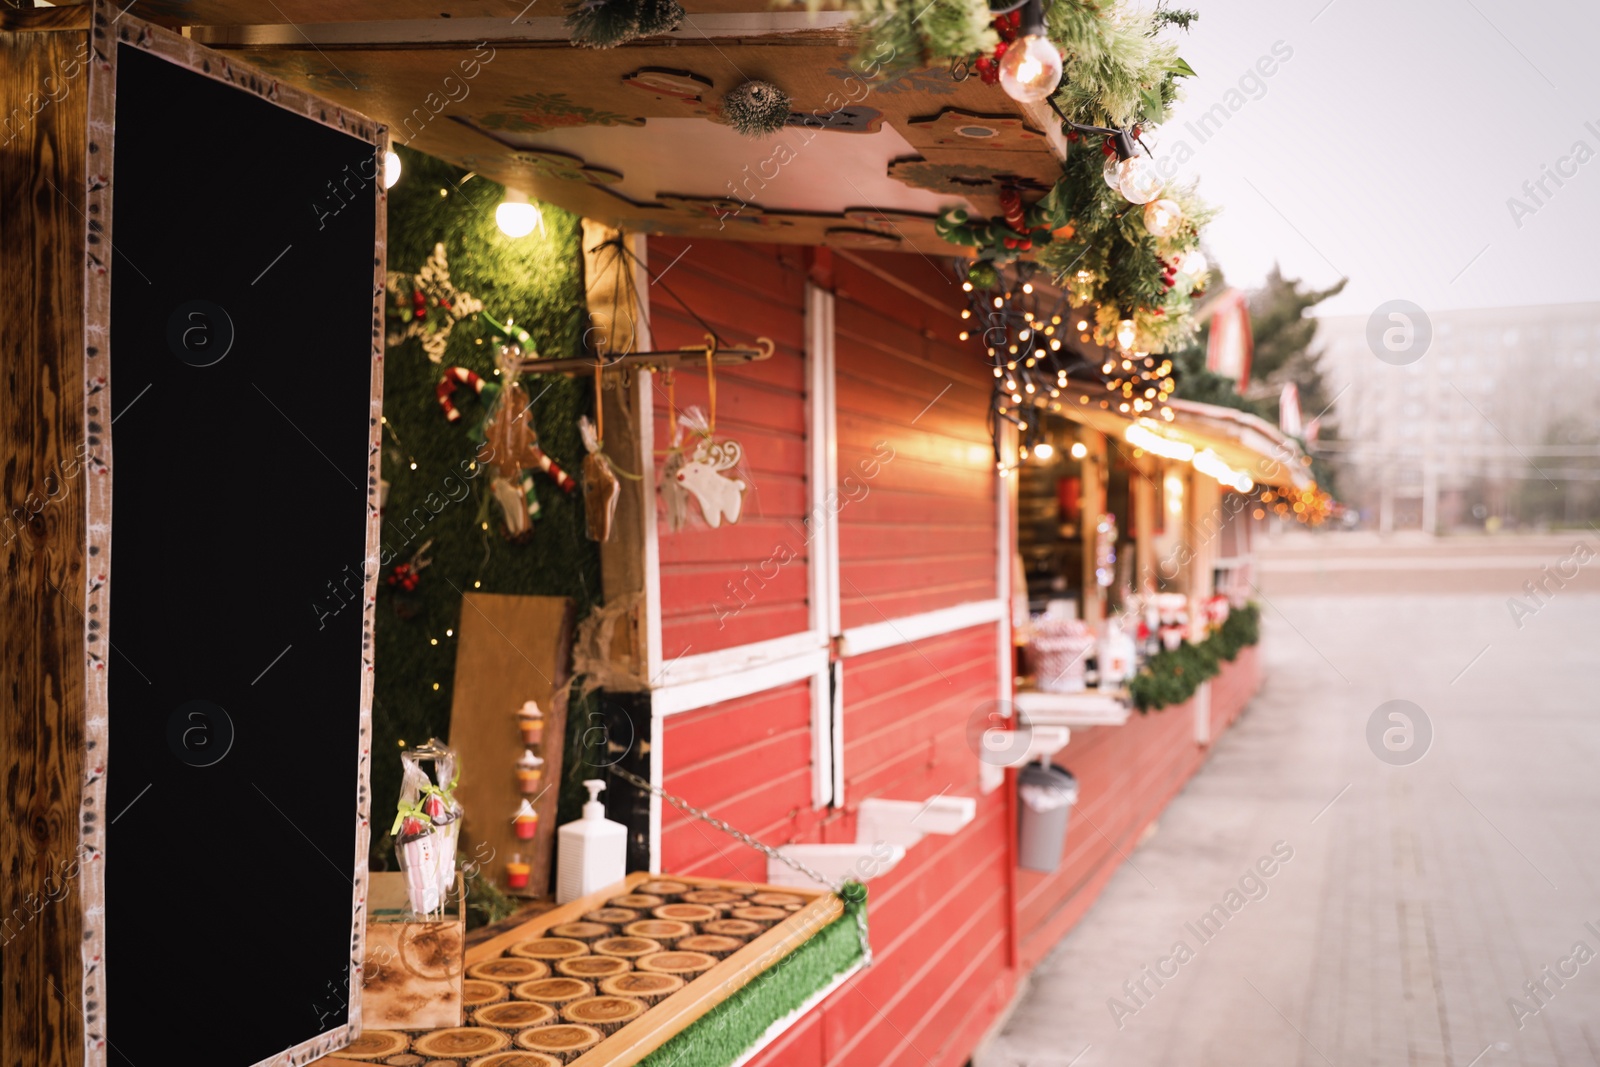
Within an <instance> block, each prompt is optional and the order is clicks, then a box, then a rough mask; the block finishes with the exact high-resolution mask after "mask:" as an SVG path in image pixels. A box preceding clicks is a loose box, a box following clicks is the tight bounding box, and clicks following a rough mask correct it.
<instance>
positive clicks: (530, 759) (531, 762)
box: [517, 748, 544, 793]
mask: <svg viewBox="0 0 1600 1067" xmlns="http://www.w3.org/2000/svg"><path fill="white" fill-rule="evenodd" d="M543 777H544V760H542V759H540V758H539V757H538V756H535V755H534V754H533V749H531V748H530V749H528V750H526V751H524V752H523V753H522V758H521V759H519V760H518V761H517V786H518V788H520V789H521V790H522V791H523V792H524V793H537V792H538V791H539V780H540V779H541V778H543Z"/></svg>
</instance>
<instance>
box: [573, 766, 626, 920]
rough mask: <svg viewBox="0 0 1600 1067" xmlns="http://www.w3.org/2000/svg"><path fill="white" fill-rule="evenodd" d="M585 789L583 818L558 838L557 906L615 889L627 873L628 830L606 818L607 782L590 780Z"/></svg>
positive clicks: (597, 779)
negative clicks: (603, 795) (604, 793)
mask: <svg viewBox="0 0 1600 1067" xmlns="http://www.w3.org/2000/svg"><path fill="white" fill-rule="evenodd" d="M583 787H584V788H585V789H587V790H588V791H589V801H588V803H586V804H584V806H583V818H581V819H576V820H574V821H572V822H569V823H567V824H566V825H565V826H563V827H562V828H561V830H560V831H559V833H558V834H557V839H558V844H557V857H556V903H557V904H565V903H567V902H568V901H570V900H577V899H578V898H579V897H583V896H588V895H589V894H590V893H594V892H597V891H599V890H601V889H604V888H605V887H606V886H609V885H615V884H616V883H617V882H620V881H622V879H623V876H624V875H626V874H627V873H628V828H627V827H626V826H623V825H622V824H621V823H619V822H612V821H611V820H610V819H607V818H606V806H605V805H604V804H602V803H601V802H600V790H602V789H604V788H605V787H606V783H605V780H604V779H601V778H588V779H585V780H584V783H583Z"/></svg>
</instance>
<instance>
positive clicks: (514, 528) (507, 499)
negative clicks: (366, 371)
mask: <svg viewBox="0 0 1600 1067" xmlns="http://www.w3.org/2000/svg"><path fill="white" fill-rule="evenodd" d="M497 325H498V324H497ZM513 329H514V328H513ZM516 332H518V333H520V334H521V336H523V337H526V336H527V334H526V333H524V332H522V331H516ZM522 359H523V354H522V346H521V345H520V344H517V343H515V342H512V343H509V344H504V345H501V346H500V358H499V362H500V381H501V384H500V385H498V386H497V385H495V383H493V382H486V381H484V380H483V378H481V377H479V376H478V375H477V374H475V373H473V372H472V371H470V370H468V369H467V368H466V367H451V368H449V369H448V370H446V371H445V375H444V377H443V378H442V379H441V380H440V382H439V386H438V397H439V406H440V407H441V408H443V409H444V417H445V418H446V419H448V420H449V421H450V422H455V421H457V420H458V419H460V418H461V412H460V411H458V410H457V409H456V407H455V404H454V403H452V402H451V396H452V395H453V394H454V393H455V391H456V388H457V386H458V385H466V386H470V387H471V388H472V390H473V391H474V392H475V393H477V394H478V395H479V396H485V395H487V396H488V400H489V410H488V415H487V416H486V417H485V419H484V421H483V424H482V426H480V427H479V428H478V429H476V430H474V431H473V433H472V435H471V436H472V437H473V439H475V440H476V439H479V438H481V439H482V441H483V443H484V446H485V448H484V452H485V453H486V455H485V456H484V462H485V463H487V464H488V465H489V466H490V467H491V468H492V469H493V471H494V477H493V478H491V479H490V481H489V492H490V494H491V495H492V496H493V497H494V499H495V502H496V503H497V504H499V505H500V514H501V517H502V518H503V519H504V522H505V531H506V536H507V537H509V538H510V539H511V540H513V541H523V540H526V539H527V538H528V536H529V535H530V534H531V533H532V530H533V520H534V519H535V518H536V517H537V516H538V514H539V498H538V496H537V495H536V494H535V493H534V485H533V474H534V471H543V472H544V473H546V474H548V475H549V476H550V478H551V479H552V480H553V481H554V482H555V483H556V484H557V485H559V486H560V487H561V488H562V489H564V490H565V491H567V492H569V493H570V492H572V491H573V490H574V489H576V488H577V482H575V481H573V479H572V478H571V476H569V475H568V474H567V473H566V471H564V470H562V469H561V467H560V466H559V465H558V464H557V463H556V462H555V461H554V460H553V459H551V458H550V457H549V456H547V455H545V453H544V450H543V449H542V448H540V447H539V437H538V435H537V434H536V433H535V432H534V429H533V422H532V420H531V419H530V418H529V409H530V408H531V407H532V406H533V404H532V403H531V402H530V401H529V400H528V394H527V392H526V391H525V390H524V389H523V388H522V383H521V382H520V381H519V380H518V373H519V372H520V370H521V367H522Z"/></svg>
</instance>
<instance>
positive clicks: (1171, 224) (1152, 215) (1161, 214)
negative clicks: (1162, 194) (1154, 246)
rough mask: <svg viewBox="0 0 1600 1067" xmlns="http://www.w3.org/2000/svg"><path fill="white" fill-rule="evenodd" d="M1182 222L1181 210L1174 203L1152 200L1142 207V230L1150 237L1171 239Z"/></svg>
mask: <svg viewBox="0 0 1600 1067" xmlns="http://www.w3.org/2000/svg"><path fill="white" fill-rule="evenodd" d="M1182 222H1183V209H1182V208H1181V207H1179V206H1178V205H1177V203H1175V202H1174V201H1171V200H1167V199H1164V198H1163V199H1161V200H1152V201H1150V202H1149V203H1148V204H1146V205H1145V206H1144V228H1145V229H1146V230H1149V231H1150V236H1151V237H1171V236H1172V235H1173V234H1175V233H1177V232H1178V226H1179V224H1180V223H1182Z"/></svg>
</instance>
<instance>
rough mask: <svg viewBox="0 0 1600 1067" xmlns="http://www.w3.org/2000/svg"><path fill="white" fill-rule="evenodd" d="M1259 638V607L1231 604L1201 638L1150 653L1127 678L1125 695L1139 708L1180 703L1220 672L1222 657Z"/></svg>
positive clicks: (1235, 654) (1145, 709)
mask: <svg viewBox="0 0 1600 1067" xmlns="http://www.w3.org/2000/svg"><path fill="white" fill-rule="evenodd" d="M1260 640H1261V609H1260V607H1258V606H1257V605H1255V604H1246V605H1245V606H1244V607H1242V608H1235V609H1234V610H1233V611H1230V612H1229V613H1228V618H1227V620H1226V621H1224V622H1223V623H1222V625H1221V626H1218V627H1217V628H1216V629H1214V630H1212V631H1211V633H1210V634H1209V635H1208V636H1207V637H1206V639H1205V640H1204V641H1201V642H1199V643H1198V644H1191V643H1189V642H1188V641H1184V642H1183V643H1182V644H1180V645H1179V646H1178V647H1177V648H1175V649H1172V650H1170V651H1165V650H1164V651H1161V652H1158V653H1156V654H1155V655H1154V656H1151V657H1150V658H1149V660H1147V661H1146V662H1145V665H1144V666H1143V667H1141V668H1140V669H1139V673H1138V674H1136V675H1134V676H1133V677H1132V678H1131V679H1130V680H1129V681H1128V695H1129V696H1131V697H1132V698H1133V705H1134V707H1136V708H1138V709H1139V710H1140V711H1141V712H1148V711H1159V710H1160V709H1162V708H1166V707H1171V706H1172V705H1174V704H1182V703H1183V702H1184V701H1185V700H1188V699H1189V698H1190V697H1192V696H1194V694H1195V691H1196V690H1197V689H1199V688H1200V686H1201V684H1202V683H1204V682H1206V681H1207V680H1209V679H1211V678H1215V677H1216V676H1217V675H1218V674H1219V673H1220V672H1221V670H1222V662H1223V661H1224V660H1227V661H1229V662H1232V661H1233V660H1234V659H1236V658H1237V657H1238V655H1239V653H1240V652H1241V651H1243V650H1244V648H1245V647H1247V646H1249V645H1254V644H1256V643H1258V642H1259V641H1260Z"/></svg>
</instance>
